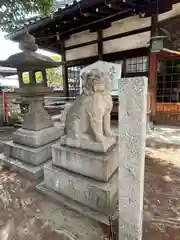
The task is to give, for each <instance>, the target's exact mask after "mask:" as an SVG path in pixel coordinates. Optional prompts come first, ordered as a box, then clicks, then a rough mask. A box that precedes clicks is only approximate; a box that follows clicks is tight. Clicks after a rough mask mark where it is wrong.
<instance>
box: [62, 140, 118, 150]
mask: <svg viewBox="0 0 180 240" xmlns="http://www.w3.org/2000/svg"><path fill="white" fill-rule="evenodd" d="M60 142H61V145H64V146H67V147H72V148H79V149H84V150H88V151H92V152H97V153H98V152H99V153H106V152H107V151H108V150H109V149H110V148H112V146H113V145H115V144H116V141H115V138H105V139H104V141H103V142H95V141H92V140H90V139H85V138H79V139H78V140H76V139H72V138H68V137H66V136H63V137H62V138H61V141H60Z"/></svg>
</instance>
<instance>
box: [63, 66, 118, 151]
mask: <svg viewBox="0 0 180 240" xmlns="http://www.w3.org/2000/svg"><path fill="white" fill-rule="evenodd" d="M83 74H84V78H85V82H86V83H85V86H84V89H83V92H82V94H81V95H80V96H79V97H78V98H76V100H75V101H74V103H73V104H72V105H71V106H70V108H69V110H68V111H67V115H66V122H65V136H66V138H65V139H66V140H64V141H62V144H64V145H67V146H70V145H72V147H78V148H83V149H84V148H85V146H86V145H87V142H88V145H89V148H90V147H91V146H92V147H93V149H92V150H93V151H103V152H104V151H107V150H108V148H109V146H110V145H113V144H114V141H113V140H112V138H113V134H112V131H111V126H110V113H111V110H112V107H113V102H112V97H111V94H110V89H109V85H108V81H106V80H105V79H106V78H105V77H104V76H103V73H102V72H101V71H100V70H99V69H92V70H91V71H89V72H86V73H85V72H84V73H83ZM108 140H109V143H107V142H108ZM84 141H86V143H85V144H84ZM94 143H96V146H95V147H94ZM107 146H108V147H107ZM98 147H99V148H100V149H97V148H98ZM86 149H87V147H86Z"/></svg>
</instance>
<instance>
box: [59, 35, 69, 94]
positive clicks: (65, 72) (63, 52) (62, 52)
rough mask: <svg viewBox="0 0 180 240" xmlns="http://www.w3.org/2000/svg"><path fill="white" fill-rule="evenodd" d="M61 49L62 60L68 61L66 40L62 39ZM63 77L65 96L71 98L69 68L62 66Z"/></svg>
mask: <svg viewBox="0 0 180 240" xmlns="http://www.w3.org/2000/svg"><path fill="white" fill-rule="evenodd" d="M60 48H61V58H62V61H64V62H65V61H66V51H65V43H64V39H60ZM62 75H63V90H64V96H65V97H67V98H68V97H69V85H68V68H67V66H66V65H62Z"/></svg>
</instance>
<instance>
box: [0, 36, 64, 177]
mask: <svg viewBox="0 0 180 240" xmlns="http://www.w3.org/2000/svg"><path fill="white" fill-rule="evenodd" d="M19 48H20V49H21V50H22V52H20V53H17V54H14V55H12V56H10V57H9V58H8V59H7V60H5V61H1V62H0V65H2V66H6V67H13V68H16V69H17V71H18V78H19V85H20V88H19V89H17V90H16V91H17V94H19V95H20V96H21V97H22V99H23V100H25V101H26V102H28V104H29V111H28V113H26V114H25V116H24V121H23V124H22V127H21V128H20V129H18V130H17V131H16V132H15V133H14V134H13V136H12V139H13V140H12V141H10V142H7V143H6V144H5V148H4V155H3V156H2V157H1V159H2V160H3V162H4V164H5V165H10V166H13V167H15V168H16V169H17V170H18V171H21V172H26V173H28V175H29V176H31V177H33V178H34V177H35V178H38V177H40V176H41V175H42V174H43V164H44V163H45V162H47V161H48V160H50V159H51V156H52V154H51V144H53V143H55V142H56V141H57V140H59V139H60V137H61V135H62V131H61V130H60V129H59V128H57V127H55V126H54V124H53V121H52V119H51V117H50V116H49V114H48V113H47V111H46V110H45V109H44V106H43V105H44V96H45V95H47V94H50V93H51V92H52V90H51V89H50V88H49V87H47V78H46V69H47V68H54V67H58V66H60V65H61V62H57V61H53V60H51V59H50V58H49V57H46V56H44V55H41V54H38V53H36V50H37V49H38V46H37V45H36V44H35V38H34V37H33V36H32V35H30V34H29V33H28V32H26V33H25V35H24V37H23V39H22V40H21V42H20V44H19ZM24 72H28V74H29V83H25V82H24V81H23V73H24ZM37 72H41V74H42V81H41V82H39V83H38V82H37V79H36V73H37Z"/></svg>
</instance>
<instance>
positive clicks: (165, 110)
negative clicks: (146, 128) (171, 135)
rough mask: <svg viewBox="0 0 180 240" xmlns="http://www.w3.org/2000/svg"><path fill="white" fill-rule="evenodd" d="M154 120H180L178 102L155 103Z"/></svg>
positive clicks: (179, 104)
mask: <svg viewBox="0 0 180 240" xmlns="http://www.w3.org/2000/svg"><path fill="white" fill-rule="evenodd" d="M156 120H157V121H158V122H162V123H164V122H172V123H174V122H177V121H180V103H156Z"/></svg>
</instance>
